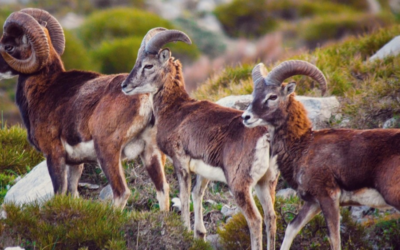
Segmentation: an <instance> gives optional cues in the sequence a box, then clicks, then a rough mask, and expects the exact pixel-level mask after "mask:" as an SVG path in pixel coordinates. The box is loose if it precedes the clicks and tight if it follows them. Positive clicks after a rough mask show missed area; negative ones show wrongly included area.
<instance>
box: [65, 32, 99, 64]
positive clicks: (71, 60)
mask: <svg viewBox="0 0 400 250" xmlns="http://www.w3.org/2000/svg"><path fill="white" fill-rule="evenodd" d="M64 34H65V41H66V46H65V51H64V54H63V55H62V57H61V59H62V61H63V62H64V66H65V70H72V69H80V70H93V71H97V70H98V65H97V64H95V63H94V62H95V60H94V59H95V58H94V57H91V56H90V55H89V53H88V51H87V49H86V48H85V46H84V45H83V43H82V41H81V40H80V39H79V38H78V37H77V36H76V34H75V32H73V31H70V30H64Z"/></svg>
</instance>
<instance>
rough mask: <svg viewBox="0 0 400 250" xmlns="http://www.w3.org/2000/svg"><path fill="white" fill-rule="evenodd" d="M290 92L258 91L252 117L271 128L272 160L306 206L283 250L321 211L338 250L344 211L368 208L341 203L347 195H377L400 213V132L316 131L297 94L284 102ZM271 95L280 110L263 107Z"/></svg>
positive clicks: (280, 88) (282, 89)
mask: <svg viewBox="0 0 400 250" xmlns="http://www.w3.org/2000/svg"><path fill="white" fill-rule="evenodd" d="M286 92H287V89H286V88H285V85H283V86H259V88H257V89H255V93H254V95H255V96H256V98H255V99H254V100H253V103H252V106H251V108H250V111H247V112H249V113H251V112H253V113H252V116H253V117H257V118H258V119H260V118H261V119H262V120H264V121H266V122H267V124H269V126H270V127H271V130H272V131H273V132H272V141H271V145H272V147H271V149H272V152H271V157H275V156H276V157H277V164H278V167H279V169H280V170H281V173H282V175H283V177H284V178H285V179H286V180H287V181H288V183H289V184H290V185H291V186H292V187H293V188H295V189H297V191H298V194H299V195H300V197H301V198H302V199H303V200H305V201H306V204H305V205H304V206H303V208H302V210H301V211H300V212H299V215H298V216H297V217H296V218H295V219H294V220H293V221H292V222H291V223H290V225H289V227H288V229H287V231H286V236H285V240H284V243H283V249H288V247H290V244H291V241H292V240H293V239H292V237H293V233H292V232H298V231H299V230H300V229H301V228H302V227H303V226H304V225H305V224H306V223H307V222H308V221H309V220H310V219H311V218H312V217H313V216H315V214H317V213H318V212H319V211H321V210H322V212H323V214H324V216H325V219H326V221H327V225H328V229H329V232H330V240H331V247H332V249H339V248H340V234H339V205H349V204H354V205H357V204H358V205H369V204H364V203H363V204H361V203H360V202H358V201H357V200H344V201H343V202H342V201H341V199H342V196H343V195H344V194H345V193H346V192H352V191H354V192H353V195H355V196H357V195H362V194H363V193H365V194H367V192H366V191H367V190H368V189H375V190H376V191H378V192H379V193H380V195H382V197H383V199H384V201H385V202H386V203H387V204H388V205H390V206H393V207H395V208H396V209H398V210H400V186H399V185H398V183H399V182H400V150H399V148H398V145H400V130H398V129H372V130H351V129H326V130H320V131H312V129H311V123H310V121H309V119H308V117H307V115H306V112H305V109H304V106H303V105H302V104H301V103H300V102H299V101H296V100H295V99H294V94H290V95H289V96H285V93H286ZM270 93H272V94H276V95H278V96H279V98H280V99H278V100H280V103H279V105H275V106H273V105H272V104H270V105H268V107H265V105H264V106H262V105H260V104H261V101H260V100H263V98H264V97H263V96H266V95H268V94H270ZM249 117H250V116H249ZM253 119H254V118H253ZM343 199H344V198H343ZM375 199H376V198H375ZM371 201H373V200H371ZM371 201H369V200H367V201H366V202H371ZM383 205H384V204H377V206H383ZM287 237H288V238H290V239H289V240H287V241H286V238H287Z"/></svg>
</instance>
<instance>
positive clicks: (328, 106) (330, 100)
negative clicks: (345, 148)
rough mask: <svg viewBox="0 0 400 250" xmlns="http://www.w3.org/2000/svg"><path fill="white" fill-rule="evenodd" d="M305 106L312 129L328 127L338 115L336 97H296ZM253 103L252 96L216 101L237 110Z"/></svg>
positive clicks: (231, 97) (230, 97)
mask: <svg viewBox="0 0 400 250" xmlns="http://www.w3.org/2000/svg"><path fill="white" fill-rule="evenodd" d="M296 99H297V100H299V101H300V102H301V103H303V105H304V106H305V108H306V110H307V113H308V118H310V120H311V122H312V124H313V129H322V128H326V127H328V124H329V122H330V121H331V119H332V118H333V119H337V118H338V117H337V116H338V115H339V113H338V112H339V107H340V104H339V101H338V99H337V98H336V97H334V96H330V97H307V96H296ZM251 101H253V96H252V95H240V96H234V95H232V96H227V97H225V98H222V99H220V100H219V101H217V103H218V104H219V105H222V106H225V107H230V108H234V109H239V110H245V109H247V107H248V106H249V105H250V103H251Z"/></svg>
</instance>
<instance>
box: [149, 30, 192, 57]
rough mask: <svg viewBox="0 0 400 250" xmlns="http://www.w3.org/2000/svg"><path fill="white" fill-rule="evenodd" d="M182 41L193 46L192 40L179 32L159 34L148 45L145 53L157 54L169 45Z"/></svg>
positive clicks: (170, 31) (167, 31) (171, 31)
mask: <svg viewBox="0 0 400 250" xmlns="http://www.w3.org/2000/svg"><path fill="white" fill-rule="evenodd" d="M176 41H181V42H184V43H187V44H192V41H191V40H190V38H189V37H188V36H187V35H186V34H185V33H183V32H182V31H179V30H166V31H163V32H159V33H157V34H156V35H155V36H154V37H153V38H151V39H150V41H149V42H148V43H147V44H146V47H145V51H146V52H147V53H150V54H157V53H158V51H159V50H160V49H161V47H162V46H164V45H165V44H167V43H170V42H176Z"/></svg>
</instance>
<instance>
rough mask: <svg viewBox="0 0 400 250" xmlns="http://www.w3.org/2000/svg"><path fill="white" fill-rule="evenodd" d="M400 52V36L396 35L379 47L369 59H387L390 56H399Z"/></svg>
mask: <svg viewBox="0 0 400 250" xmlns="http://www.w3.org/2000/svg"><path fill="white" fill-rule="evenodd" d="M398 54H400V36H396V37H395V38H393V39H392V40H390V41H389V42H388V43H387V44H385V45H384V46H383V47H382V48H381V49H379V50H378V51H377V52H376V53H375V54H374V55H373V56H371V57H370V58H369V61H374V60H377V59H385V58H386V57H389V56H397V55H398Z"/></svg>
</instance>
